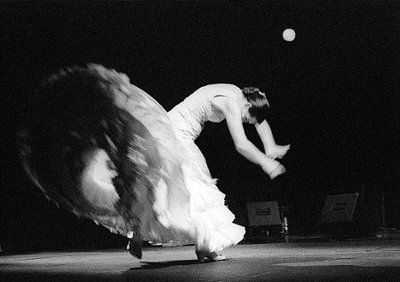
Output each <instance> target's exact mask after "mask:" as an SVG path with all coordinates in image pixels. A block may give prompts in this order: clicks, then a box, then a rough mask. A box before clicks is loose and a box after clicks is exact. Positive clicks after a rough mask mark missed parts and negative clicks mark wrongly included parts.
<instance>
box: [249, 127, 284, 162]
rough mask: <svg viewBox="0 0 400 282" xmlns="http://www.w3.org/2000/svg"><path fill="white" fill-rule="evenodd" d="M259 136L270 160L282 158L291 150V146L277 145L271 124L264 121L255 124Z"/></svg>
mask: <svg viewBox="0 0 400 282" xmlns="http://www.w3.org/2000/svg"><path fill="white" fill-rule="evenodd" d="M255 127H256V130H257V133H258V135H259V136H260V139H261V142H262V143H263V146H264V151H265V154H266V155H267V156H268V157H270V158H273V159H275V158H282V157H283V156H284V155H285V154H286V152H287V151H288V150H289V149H290V145H286V146H280V145H277V144H276V143H275V139H274V135H273V134H272V130H271V127H270V126H269V123H268V122H267V121H266V120H264V121H263V122H261V123H256V124H255Z"/></svg>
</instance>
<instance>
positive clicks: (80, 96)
mask: <svg viewBox="0 0 400 282" xmlns="http://www.w3.org/2000/svg"><path fill="white" fill-rule="evenodd" d="M249 91H250V92H255V93H256V94H255V95H256V96H255V97H258V98H256V99H254V98H252V97H253V96H252V95H253V94H251V93H250V92H249ZM35 94H36V95H35V97H33V100H34V103H33V104H32V105H31V107H30V109H31V110H32V112H30V113H27V117H28V118H27V120H26V121H25V124H24V125H23V126H22V128H21V131H20V134H19V137H20V139H19V140H20V152H21V159H22V164H23V166H24V168H25V170H26V172H27V174H28V175H29V177H30V178H31V179H32V180H33V181H34V183H35V184H36V185H37V186H38V187H39V188H40V189H41V190H42V191H43V192H44V193H45V195H46V196H47V197H48V198H49V199H51V200H52V201H54V202H56V203H57V204H58V205H61V206H63V207H65V208H66V209H68V210H70V211H72V212H73V213H74V214H76V215H77V216H84V217H87V218H90V219H92V220H93V221H95V222H96V223H98V224H100V225H103V226H105V227H106V228H108V229H110V231H112V232H116V233H120V234H121V235H123V236H126V237H127V238H129V239H130V247H129V250H130V252H131V254H132V255H134V256H136V257H138V258H141V257H142V251H141V247H142V246H141V244H142V242H143V240H145V241H153V242H160V243H162V242H169V241H170V240H172V239H176V238H179V239H188V240H191V241H193V242H195V245H196V253H197V256H198V259H199V260H200V261H204V259H205V258H208V259H210V260H222V259H225V257H223V256H222V255H217V252H218V251H220V250H222V249H223V248H226V247H228V246H231V245H234V244H237V243H238V242H239V241H240V240H241V239H242V238H243V235H244V228H243V227H241V226H238V225H236V224H233V223H232V222H233V219H234V215H233V214H232V213H231V212H230V211H229V210H228V209H227V207H225V206H224V197H225V195H224V194H223V193H221V192H220V191H219V190H218V188H217V187H216V186H215V181H213V180H212V178H211V176H210V173H209V171H208V168H207V165H206V163H205V160H204V157H203V155H202V154H201V152H200V150H199V149H198V148H197V147H196V145H194V142H193V141H194V139H195V138H196V137H197V136H198V134H200V132H201V129H202V126H203V125H204V123H205V122H206V121H216V122H218V121H222V120H223V119H224V118H226V119H227V123H228V127H229V130H230V131H231V134H232V138H233V139H234V141H235V145H236V146H237V148H238V150H239V152H241V153H242V154H243V155H244V156H246V157H247V158H248V159H249V160H251V161H254V162H256V163H257V164H259V165H260V166H261V167H262V168H263V169H264V171H266V172H267V173H268V174H269V175H270V176H271V178H274V177H276V176H277V175H279V174H281V173H283V172H284V168H283V166H281V165H280V164H279V163H278V162H277V161H275V160H273V159H271V158H269V157H267V155H265V154H263V153H261V152H260V151H258V149H256V148H255V147H254V146H253V145H250V143H249V141H246V140H247V138H245V137H244V136H245V135H244V133H243V128H242V124H241V123H242V122H250V123H255V125H256V127H257V128H258V130H259V131H260V138H261V140H263V143H264V145H265V146H266V152H267V154H270V155H273V156H274V157H282V156H283V155H284V154H285V152H286V151H287V149H288V148H289V147H280V146H277V145H276V144H275V143H274V142H273V138H272V134H271V133H270V131H269V127H268V125H267V124H266V122H265V123H264V120H263V119H262V118H261V114H259V113H261V112H262V111H263V110H265V109H266V105H267V104H268V102H267V101H266V98H265V96H264V95H263V94H262V93H260V92H259V91H258V90H256V89H247V90H246V89H245V90H244V91H243V92H242V91H240V89H238V88H237V87H235V86H232V85H222V84H221V85H212V86H206V87H204V88H201V89H200V90H198V91H196V92H195V93H194V94H193V95H191V96H190V97H188V98H187V99H186V100H185V101H183V102H182V103H181V104H179V105H177V106H176V107H175V108H174V109H173V110H171V111H170V113H169V114H167V112H165V110H164V109H163V108H162V107H161V106H160V105H159V104H158V103H157V102H156V101H155V100H154V99H153V98H151V97H150V96H149V95H148V94H147V93H145V92H144V91H143V90H141V89H139V88H138V87H136V86H134V85H132V84H131V83H130V82H129V78H128V77H127V76H126V75H123V74H120V73H117V72H116V71H114V70H108V69H106V68H104V67H102V66H99V65H88V66H87V67H86V68H80V67H72V68H65V69H62V70H60V71H58V72H56V73H54V74H53V75H51V76H50V77H49V78H48V79H47V80H45V82H44V84H43V85H41V87H40V88H39V89H38V91H37V92H36V93H35ZM245 95H248V97H247V96H245ZM246 101H247V102H246ZM257 101H258V102H259V101H264V102H265V103H264V105H263V106H261V107H258V106H257V105H258V104H257V103H258V102H257ZM262 109H263V110H262ZM260 111H261V112H260ZM259 115H260V117H259ZM261 129H262V130H261Z"/></svg>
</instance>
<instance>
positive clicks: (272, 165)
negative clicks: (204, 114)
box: [217, 97, 284, 178]
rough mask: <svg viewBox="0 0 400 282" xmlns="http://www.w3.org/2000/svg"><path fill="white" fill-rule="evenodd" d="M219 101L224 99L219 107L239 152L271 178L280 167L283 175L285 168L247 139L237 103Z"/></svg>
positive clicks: (228, 99)
mask: <svg viewBox="0 0 400 282" xmlns="http://www.w3.org/2000/svg"><path fill="white" fill-rule="evenodd" d="M217 99H224V101H223V102H222V103H221V100H220V101H219V103H218V107H219V108H220V109H221V111H222V112H223V114H224V115H225V118H226V123H227V125H228V129H229V133H230V134H231V137H232V140H233V143H234V145H235V148H236V150H237V152H238V153H239V154H241V155H242V156H243V157H245V158H246V159H248V160H249V161H251V162H253V163H255V164H257V165H259V166H261V168H262V169H263V170H264V171H265V172H266V173H268V174H270V176H271V178H273V176H272V175H271V173H272V172H273V171H275V170H276V169H277V168H279V167H281V168H282V169H281V170H282V173H283V172H284V168H283V167H282V165H281V164H280V163H279V162H277V161H274V160H272V159H270V158H268V157H267V156H266V155H265V154H264V153H263V152H261V151H260V150H259V149H258V148H257V147H256V146H255V145H254V144H253V143H252V142H251V141H249V140H248V139H247V136H246V134H245V131H244V128H243V123H242V111H241V109H240V107H239V105H238V104H237V102H236V101H234V100H233V99H230V98H228V97H219V98H217ZM279 174H281V173H279ZM279 174H277V175H279ZM277 175H275V176H277ZM275 176H274V177H275Z"/></svg>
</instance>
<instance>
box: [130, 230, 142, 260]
mask: <svg viewBox="0 0 400 282" xmlns="http://www.w3.org/2000/svg"><path fill="white" fill-rule="evenodd" d="M142 248H143V240H141V239H140V238H138V237H136V236H133V237H132V238H130V239H129V242H128V247H127V249H128V250H129V253H130V254H131V255H132V256H134V257H137V258H138V259H141V258H142Z"/></svg>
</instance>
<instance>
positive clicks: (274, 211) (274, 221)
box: [247, 201, 281, 226]
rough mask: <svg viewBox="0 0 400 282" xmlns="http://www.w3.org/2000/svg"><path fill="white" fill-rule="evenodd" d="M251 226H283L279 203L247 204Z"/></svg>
mask: <svg viewBox="0 0 400 282" xmlns="http://www.w3.org/2000/svg"><path fill="white" fill-rule="evenodd" d="M247 214H248V217H249V226H265V225H281V217H280V213H279V207H278V203H277V202H275V201H272V202H251V203H247Z"/></svg>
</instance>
